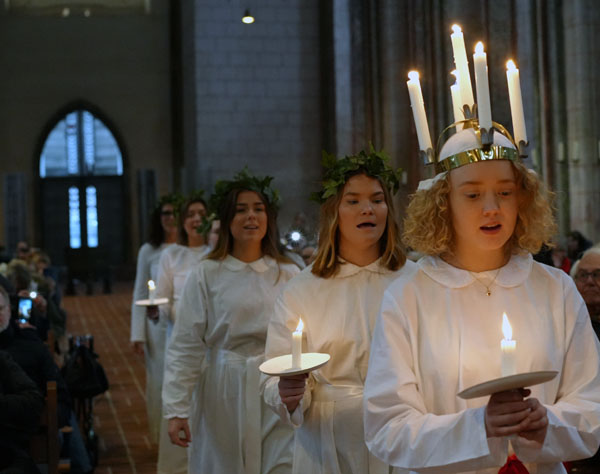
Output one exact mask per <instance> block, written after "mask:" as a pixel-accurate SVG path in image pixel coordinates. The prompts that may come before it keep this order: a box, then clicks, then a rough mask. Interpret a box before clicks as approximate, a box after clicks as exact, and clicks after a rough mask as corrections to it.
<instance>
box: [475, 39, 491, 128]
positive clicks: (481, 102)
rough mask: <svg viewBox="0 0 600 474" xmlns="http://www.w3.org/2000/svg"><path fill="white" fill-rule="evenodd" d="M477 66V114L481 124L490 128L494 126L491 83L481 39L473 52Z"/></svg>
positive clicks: (482, 126)
mask: <svg viewBox="0 0 600 474" xmlns="http://www.w3.org/2000/svg"><path fill="white" fill-rule="evenodd" d="M473 65H474V68H475V86H476V87H477V116H478V117H479V126H480V127H481V128H485V129H486V130H489V129H490V128H492V107H491V105H490V85H489V83H488V68H487V55H486V54H485V51H484V50H483V43H482V42H481V41H480V42H479V43H477V44H476V45H475V54H473Z"/></svg>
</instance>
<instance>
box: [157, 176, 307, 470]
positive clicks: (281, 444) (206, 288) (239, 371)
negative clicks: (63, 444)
mask: <svg viewBox="0 0 600 474" xmlns="http://www.w3.org/2000/svg"><path fill="white" fill-rule="evenodd" d="M269 181H270V180H269V179H266V180H259V179H257V178H254V177H251V176H249V175H248V174H247V173H245V172H242V173H240V174H238V175H237V176H236V178H235V180H234V181H230V182H225V183H223V182H219V183H217V186H216V189H217V192H218V193H219V194H218V195H217V198H218V199H217V202H216V203H215V204H214V208H216V209H218V210H219V216H220V221H221V230H220V234H219V242H218V244H217V247H216V248H215V250H214V251H213V252H211V253H210V254H209V255H208V257H207V258H206V259H205V260H203V261H202V262H201V263H200V264H199V265H198V267H197V268H195V269H194V270H193V271H192V272H191V273H190V274H189V276H188V278H187V280H186V282H185V285H184V288H183V291H182V293H181V299H180V301H179V305H178V307H177V319H176V321H175V327H174V330H173V334H172V337H171V340H170V343H169V348H168V351H167V363H166V369H165V384H164V388H163V410H164V416H165V417H166V418H168V419H169V435H170V437H171V441H172V442H173V443H175V444H178V445H180V446H188V445H189V446H190V452H189V472H191V473H197V472H198V473H199V472H211V473H227V474H229V473H232V474H235V473H246V474H259V473H264V474H267V473H283V472H289V470H290V468H291V443H292V436H293V433H292V430H291V429H290V428H289V427H287V426H285V425H284V424H283V423H281V422H280V421H279V419H278V418H277V416H276V415H275V414H273V413H272V412H271V411H270V410H268V409H267V408H266V406H264V403H263V402H262V400H261V398H260V393H259V372H258V366H259V365H260V363H261V362H262V361H263V359H264V345H265V339H266V333H267V325H268V322H269V318H270V317H271V314H272V312H273V304H274V301H275V297H276V296H277V294H278V293H279V291H280V289H281V287H282V286H283V285H284V284H285V283H286V282H287V281H288V280H289V279H290V278H291V277H292V276H293V275H294V274H296V273H297V272H298V268H297V267H296V266H295V265H293V264H290V263H287V262H286V261H284V260H283V258H282V257H281V256H280V255H279V252H278V251H277V246H276V245H277V237H276V229H277V228H276V221H275V204H276V201H275V196H276V195H275V194H274V193H273V191H272V190H271V189H270V188H269ZM212 202H213V201H211V204H212ZM203 366H205V368H204V369H203ZM201 371H203V372H204V375H203V377H202V380H200V373H201ZM192 393H193V394H194V403H192ZM188 419H189V420H190V422H188ZM190 425H191V427H190ZM190 428H191V432H190ZM182 433H183V437H182Z"/></svg>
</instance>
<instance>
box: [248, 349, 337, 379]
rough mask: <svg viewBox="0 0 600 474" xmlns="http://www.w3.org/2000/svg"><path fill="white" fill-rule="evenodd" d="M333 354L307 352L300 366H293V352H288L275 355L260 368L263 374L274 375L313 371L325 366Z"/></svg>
mask: <svg viewBox="0 0 600 474" xmlns="http://www.w3.org/2000/svg"><path fill="white" fill-rule="evenodd" d="M330 358H331V356H330V355H329V354H322V353H320V352H305V353H302V358H301V362H300V367H297V368H293V367H292V354H286V355H282V356H279V357H273V358H272V359H269V360H267V361H265V362H263V363H262V364H260V367H259V368H258V370H260V371H261V372H262V373H263V374H267V375H273V376H278V377H282V376H286V375H299V374H306V373H308V372H312V371H313V370H316V369H318V368H319V367H322V366H324V365H325V364H326V363H327V362H329V359H330Z"/></svg>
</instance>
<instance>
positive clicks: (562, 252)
mask: <svg viewBox="0 0 600 474" xmlns="http://www.w3.org/2000/svg"><path fill="white" fill-rule="evenodd" d="M550 256H551V257H552V266H554V267H556V268H560V269H561V270H563V271H564V272H565V273H569V272H570V271H571V259H570V258H569V257H567V250H566V249H565V248H564V247H563V246H562V245H557V246H556V247H554V248H552V250H551V251H550Z"/></svg>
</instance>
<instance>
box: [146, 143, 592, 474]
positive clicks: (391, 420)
mask: <svg viewBox="0 0 600 474" xmlns="http://www.w3.org/2000/svg"><path fill="white" fill-rule="evenodd" d="M496 140H497V141H499V143H500V144H501V145H502V146H504V147H507V148H510V147H511V146H513V145H512V144H511V143H510V141H508V140H504V139H502V137H500V138H496ZM472 146H475V147H476V146H477V144H475V145H472ZM455 152H456V150H451V151H450V152H447V153H451V154H454V153H455ZM324 164H325V166H326V169H325V179H324V181H323V182H324V183H325V185H324V187H323V188H322V190H321V191H320V192H318V193H316V194H315V196H313V197H314V198H315V199H316V200H318V201H319V202H320V203H321V218H320V232H319V246H318V250H317V254H316V257H315V260H314V263H313V264H312V265H311V266H309V267H308V268H306V269H304V270H303V271H301V272H300V271H299V269H298V268H297V267H296V266H295V265H293V264H292V263H291V262H290V261H289V260H287V258H286V257H284V256H283V255H282V254H281V252H280V250H279V247H278V240H279V239H278V235H277V227H276V214H277V208H278V204H279V202H278V194H277V192H276V191H275V190H274V188H272V186H271V179H270V178H268V177H267V178H258V177H255V176H252V175H250V174H249V173H248V172H247V171H243V172H241V173H239V174H238V175H236V176H235V177H234V179H233V180H231V181H222V182H219V183H218V185H217V190H216V192H215V194H214V195H213V197H212V198H211V204H212V206H211V210H214V211H216V213H217V217H218V218H219V219H220V224H221V225H220V231H219V232H220V233H219V238H218V243H217V244H216V247H215V248H214V249H211V250H210V252H209V253H208V254H207V252H208V251H209V249H208V247H207V246H205V245H204V242H205V240H204V239H205V237H204V235H203V234H202V232H206V230H207V229H209V228H210V221H209V220H207V219H206V217H205V215H206V212H207V206H206V203H205V202H204V201H203V200H202V199H200V198H198V197H196V198H193V199H190V200H188V201H187V202H186V203H185V205H184V206H182V207H181V212H180V213H179V242H180V243H181V244H179V245H177V244H176V245H172V246H169V247H167V249H166V250H164V251H163V252H162V255H161V256H160V263H159V264H158V267H157V270H150V271H149V272H148V271H147V270H146V273H143V274H142V276H141V277H140V276H139V275H138V278H142V279H146V278H148V276H152V277H155V278H156V279H157V281H158V289H157V296H165V297H168V298H169V300H170V302H169V304H168V305H166V306H164V307H162V306H161V307H160V310H159V311H158V312H159V314H158V319H157V320H155V319H154V318H155V317H156V316H157V315H156V314H154V313H153V309H151V310H148V314H147V315H144V316H143V319H142V323H141V324H142V326H143V325H145V328H146V341H147V343H146V354H147V355H146V357H147V360H148V361H149V362H148V367H149V372H148V374H149V384H148V390H149V392H150V391H151V390H153V389H155V388H156V385H159V384H161V381H160V380H158V379H159V374H158V373H154V374H152V373H151V372H150V371H151V368H152V367H153V365H152V364H153V361H152V357H155V358H156V359H157V360H158V359H159V358H160V357H161V356H162V355H161V354H159V353H158V352H154V353H153V352H151V348H152V347H153V346H152V344H153V342H152V339H150V338H151V337H153V336H152V335H153V334H155V333H158V332H159V331H162V333H164V334H165V337H166V332H167V331H166V327H167V326H168V327H169V328H170V329H169V331H168V332H169V334H170V336H169V337H168V338H167V339H168V342H167V343H166V353H167V355H166V362H165V369H164V383H162V401H163V407H162V411H161V417H162V418H163V419H164V420H165V421H164V422H163V423H162V427H161V426H160V425H161V422H160V421H157V422H156V425H155V426H157V428H155V429H156V430H157V435H158V433H161V432H162V433H161V435H160V439H161V443H160V448H159V470H158V472H190V473H200V472H215V473H238V472H239V473H271V472H272V473H277V472H294V473H300V472H311V473H313V472H314V473H380V472H386V473H387V472H392V470H393V472H411V471H416V472H421V471H427V472H489V473H491V472H494V473H495V472H498V469H499V468H500V467H502V465H504V464H505V462H506V460H507V457H508V455H509V454H510V453H512V452H513V451H514V452H515V453H516V454H517V455H518V457H519V459H520V460H521V461H523V462H524V463H525V465H526V466H527V468H528V469H529V472H557V473H558V472H564V471H563V470H562V469H563V467H562V464H561V462H563V461H567V460H570V459H578V458H585V457H589V456H591V455H593V454H594V452H595V451H596V449H597V447H598V442H599V441H598V440H599V439H600V378H599V372H600V369H599V367H600V363H599V356H598V354H599V350H598V343H597V341H596V340H595V336H594V333H593V331H592V330H591V327H590V323H589V317H588V315H587V312H586V308H585V305H584V304H583V301H582V300H581V297H580V296H579V294H578V293H577V290H576V289H575V286H574V285H573V284H572V283H571V282H570V280H569V279H568V277H567V276H566V275H564V274H563V273H561V272H560V271H554V270H553V269H551V268H550V267H546V266H544V265H542V264H539V263H536V262H534V261H533V260H532V258H531V254H530V252H535V251H536V250H537V249H538V248H539V246H541V245H542V244H543V243H548V242H549V240H550V238H551V236H552V233H553V231H554V226H553V221H552V216H551V208H550V205H549V202H548V200H547V196H546V193H545V191H544V189H543V186H542V184H541V182H540V181H539V179H538V178H537V176H535V175H534V174H531V173H530V172H528V171H527V170H526V168H525V167H524V166H523V165H521V164H520V163H519V162H517V161H516V160H506V159H497V160H492V161H489V162H476V163H472V164H469V165H467V166H462V167H459V168H457V169H455V170H452V171H450V172H448V173H446V174H445V176H442V177H441V179H440V178H438V179H437V180H435V182H434V183H433V184H431V183H430V185H429V186H428V187H427V186H426V187H425V189H422V190H419V191H418V192H417V193H416V194H415V195H414V196H413V197H412V199H411V202H410V203H409V206H408V210H407V217H406V222H405V231H404V238H405V240H406V242H407V243H409V245H410V246H411V247H412V248H414V249H416V250H419V251H420V252H422V253H423V254H425V255H429V256H426V257H425V258H423V259H421V260H420V261H419V262H418V264H416V265H415V264H414V263H412V262H410V261H406V258H405V256H404V253H403V251H402V249H401V246H400V230H399V227H398V223H397V221H396V217H395V212H394V208H393V201H392V199H391V197H392V194H393V192H394V191H395V190H397V188H398V183H399V181H398V176H397V173H396V172H394V170H393V169H392V168H391V167H390V166H389V164H388V163H387V162H386V159H385V157H384V156H383V154H382V153H378V152H375V151H374V150H371V151H370V152H369V153H367V152H361V153H359V154H357V155H354V156H351V157H345V158H342V159H338V160H336V159H335V158H333V157H328V158H327V159H325V160H324ZM172 208H173V204H172V201H170V200H169V199H164V200H162V201H161V204H160V207H159V213H158V214H159V217H160V218H161V219H162V224H163V225H162V228H163V230H164V237H163V240H162V243H160V241H159V243H160V245H159V246H158V247H155V248H154V249H153V250H154V252H157V253H158V252H160V251H161V249H162V248H164V247H165V246H167V245H168V242H169V237H168V236H169V235H171V234H170V232H171V231H170V228H171V227H170V226H171V225H174V222H173V223H172V222H171V220H170V218H171V217H172V213H171V212H170V211H171V209H172ZM186 237H187V238H186ZM143 250H144V248H142V251H143ZM142 251H141V252H140V253H142ZM142 256H143V255H142ZM153 259H154V260H155V261H156V260H158V258H157V257H156V256H154V255H152V257H146V262H148V261H151V260H153ZM146 265H147V266H149V267H150V268H152V264H151V263H150V264H148V263H146ZM138 268H142V267H140V264H138ZM563 275H564V276H563ZM137 288H143V285H141V284H138V285H137ZM386 289H387V291H386ZM142 293H143V292H141V293H139V294H137V295H136V297H141V296H143V294H142ZM382 302H383V303H382ZM503 311H505V312H507V313H508V314H509V315H510V318H511V323H512V324H513V327H514V328H515V334H518V335H519V338H518V339H519V349H520V350H519V357H518V358H517V368H518V372H527V371H534V370H549V369H554V370H557V371H558V372H559V375H558V376H557V377H556V378H555V379H554V380H553V381H551V382H548V383H547V384H544V385H538V386H536V387H533V388H532V389H531V390H524V389H523V390H517V391H514V390H513V391H505V392H500V393H496V394H494V395H493V396H492V397H489V399H486V398H478V399H474V400H469V401H465V400H461V399H459V398H458V397H457V396H456V393H457V392H459V391H460V390H461V389H463V388H466V387H468V386H470V385H473V384H474V383H476V382H481V381H483V380H485V379H486V374H489V376H487V379H491V378H494V375H495V374H496V373H497V375H499V363H500V361H499V355H498V351H494V350H492V349H491V348H493V347H495V346H496V345H497V344H496V343H497V340H498V339H499V337H498V333H499V327H500V324H499V323H498V320H497V316H498V314H499V313H502V312H503ZM378 315H379V319H378ZM300 318H302V320H303V323H304V333H305V336H306V338H305V340H304V346H303V351H304V352H322V353H328V354H330V355H331V360H330V361H329V363H328V364H326V365H325V366H323V367H321V368H320V369H318V370H315V371H313V372H310V373H308V374H302V375H298V376H290V377H280V378H279V377H268V376H266V375H262V376H260V375H259V374H260V373H259V370H258V366H259V365H260V363H261V362H263V361H264V360H266V359H270V358H272V357H276V356H279V355H283V354H287V353H290V350H291V333H292V331H293V330H294V328H295V327H296V325H297V324H298V321H299V319H300ZM377 320H378V322H377V324H376V321H377ZM155 321H156V322H155ZM173 323H174V325H173ZM138 324H140V323H138ZM159 328H164V330H163V329H159ZM375 328H376V329H375ZM157 329H159V331H157ZM171 333H172V334H171ZM373 338H374V339H373ZM163 347H165V346H163ZM371 347H373V350H372V351H371ZM163 350H164V349H163ZM370 352H371V355H370V361H369V354H370ZM367 374H368V375H367ZM152 377H154V379H153V378H152ZM365 382H366V388H365ZM363 392H364V395H363ZM530 394H531V395H532V396H529V395H530ZM155 396H158V397H160V394H158V395H155ZM153 399H155V398H152V397H150V396H149V397H148V400H153ZM363 404H364V409H365V410H364V412H363ZM153 415H156V412H155V413H150V411H149V417H151V416H153ZM149 419H152V418H149ZM363 420H364V421H363ZM167 421H168V427H167V424H166V423H167ZM167 429H168V437H169V438H170V441H171V442H172V443H171V444H170V445H166V441H165V440H166V439H167ZM509 437H510V438H509ZM509 439H510V440H511V444H510V447H509V442H508V440H509ZM367 446H369V449H370V451H369V449H367ZM392 466H397V468H392ZM536 469H537V470H536Z"/></svg>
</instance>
